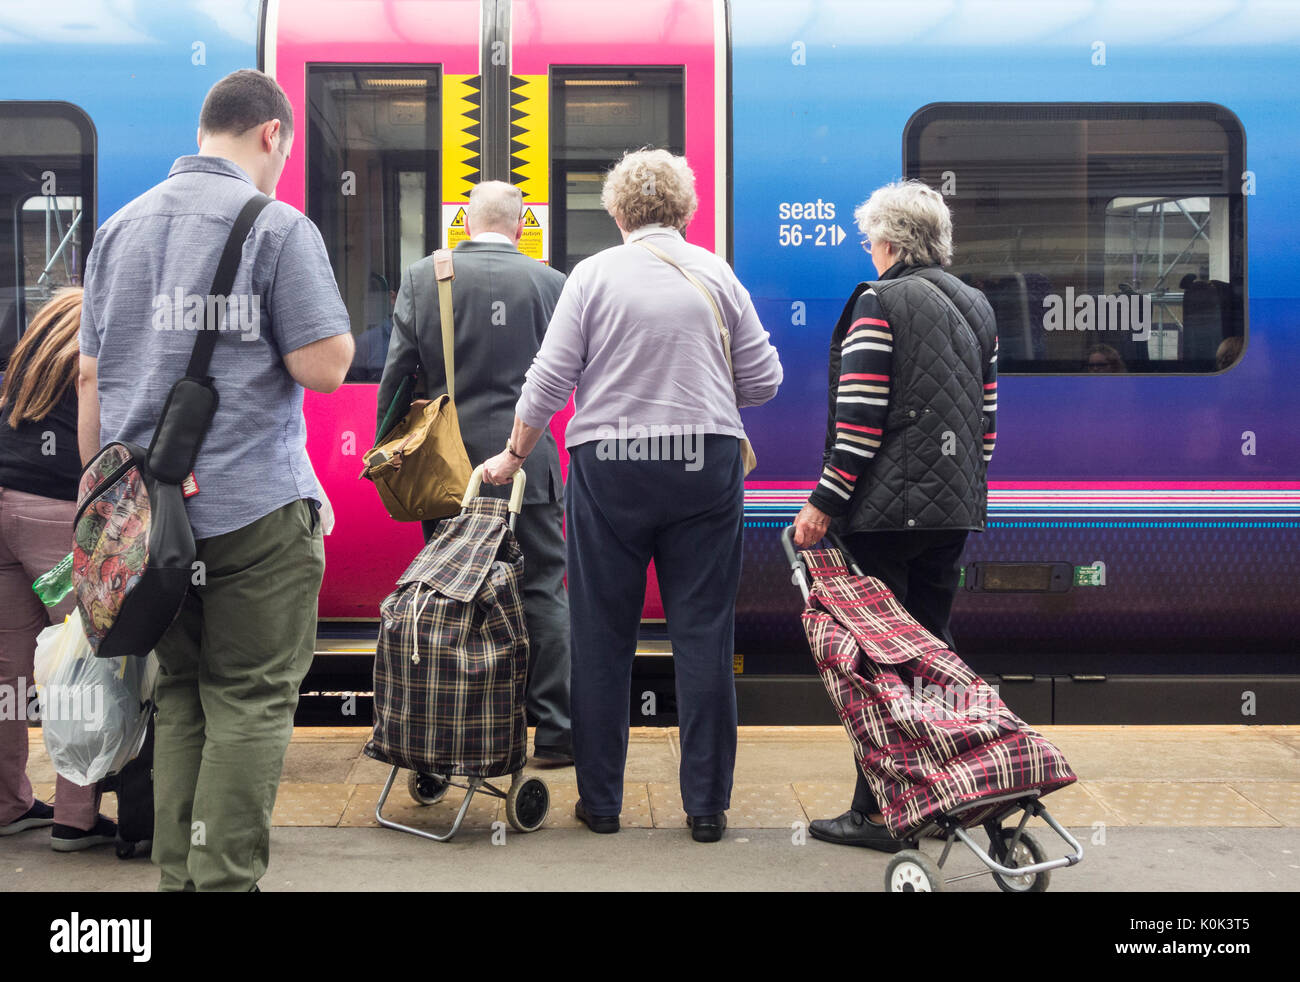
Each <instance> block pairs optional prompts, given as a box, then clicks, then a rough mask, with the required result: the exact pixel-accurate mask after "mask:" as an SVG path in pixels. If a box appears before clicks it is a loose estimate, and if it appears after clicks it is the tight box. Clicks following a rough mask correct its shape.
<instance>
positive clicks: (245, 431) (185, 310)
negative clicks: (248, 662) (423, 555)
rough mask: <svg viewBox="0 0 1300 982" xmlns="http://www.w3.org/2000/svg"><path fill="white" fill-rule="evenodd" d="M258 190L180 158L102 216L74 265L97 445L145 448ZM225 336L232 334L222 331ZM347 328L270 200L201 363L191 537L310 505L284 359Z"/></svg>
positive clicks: (325, 282) (232, 173)
mask: <svg viewBox="0 0 1300 982" xmlns="http://www.w3.org/2000/svg"><path fill="white" fill-rule="evenodd" d="M256 193H257V188H256V187H255V186H254V185H253V182H252V181H251V180H250V179H249V177H248V175H247V174H246V173H245V172H244V171H243V170H242V169H241V168H240V167H238V166H237V165H236V164H234V163H232V162H231V161H229V160H226V159H224V158H221V157H208V156H192V157H181V158H180V159H178V160H177V161H176V163H175V164H173V165H172V169H171V172H170V173H169V174H168V176H167V180H165V181H163V182H162V183H161V184H159V185H157V186H156V187H154V188H151V189H150V190H148V191H146V192H145V193H144V194H142V195H140V197H138V198H136V199H135V200H134V201H132V202H131V203H129V204H128V205H126V207H124V208H123V209H122V210H121V211H119V212H118V213H117V214H115V215H113V217H112V218H110V219H109V220H108V221H107V222H105V223H104V225H103V226H102V227H101V228H100V230H99V231H98V233H96V235H95V241H94V245H93V247H92V248H91V251H90V255H89V257H87V261H86V278H85V287H86V294H85V300H84V303H83V306H82V313H81V353H82V354H84V355H88V356H90V357H93V358H97V359H98V365H99V421H100V422H99V426H100V443H101V446H102V445H104V444H107V443H110V442H112V441H114V440H123V441H127V442H130V443H137V444H140V445H141V446H143V447H148V445H149V442H150V440H151V439H152V437H153V431H154V427H155V426H157V424H158V415H159V413H160V412H161V410H162V406H163V402H164V401H165V400H166V398H167V392H168V390H169V389H170V388H171V386H172V384H173V383H174V382H175V381H176V380H177V379H179V378H180V377H181V376H182V375H184V374H185V367H186V364H187V363H188V361H189V358H190V353H191V351H192V350H193V348H194V339H195V337H196V334H195V331H196V329H197V325H198V324H200V323H202V317H201V315H200V314H199V306H198V305H199V304H201V303H204V302H205V301H206V297H207V294H208V291H209V290H210V289H211V287H212V279H213V276H214V275H215V274H216V269H217V260H218V258H219V257H220V255H221V250H222V248H223V247H224V246H225V243H226V238H227V236H228V235H229V234H230V228H231V226H232V225H233V224H234V222H235V217H236V216H237V215H238V214H239V211H240V209H241V208H242V207H243V206H244V204H245V203H246V202H247V201H248V199H249V198H251V197H252V196H253V195H254V194H256ZM235 328H237V329H235ZM349 330H351V326H350V322H349V318H348V312H347V308H346V307H345V306H344V305H343V301H342V299H341V298H340V297H339V291H338V286H337V285H336V283H335V281H334V273H333V270H332V269H331V268H330V263H329V258H328V257H327V256H326V254H325V244H324V243H323V242H322V241H321V237H320V232H318V231H317V229H316V226H315V225H313V224H312V223H311V222H310V221H309V220H308V219H307V217H306V216H305V215H303V214H302V213H301V212H300V211H298V210H297V209H295V208H293V207H291V206H290V205H286V204H284V203H283V202H279V201H276V202H272V203H271V204H270V205H268V206H267V207H266V208H265V209H264V210H263V211H262V213H261V214H260V215H259V216H258V219H257V222H256V224H254V226H253V229H252V231H250V232H249V234H248V238H247V239H246V240H245V242H244V255H243V261H242V263H241V264H240V267H239V271H238V273H237V274H236V275H235V284H234V288H233V289H232V291H231V296H230V300H229V306H228V307H227V330H226V331H223V332H222V335H221V337H220V339H219V340H218V342H217V347H216V351H215V353H214V354H213V356H212V365H211V368H210V369H209V374H211V375H212V377H213V379H214V383H215V385H216V388H217V393H218V396H219V398H220V402H219V405H218V407H217V413H216V417H215V418H214V419H213V421H212V428H211V429H210V430H208V435H207V438H206V439H205V440H204V443H203V448H202V450H201V451H200V452H199V457H198V461H197V462H196V464H195V467H194V478H195V482H196V483H197V485H198V488H199V490H198V493H197V494H195V495H193V496H192V497H190V498H188V499H187V502H186V504H187V507H188V510H189V515H190V522H191V524H192V525H193V526H194V534H195V536H196V537H198V538H201V539H202V538H208V537H211V536H214V535H222V534H223V533H226V532H233V531H235V530H236V529H240V528H243V527H244V526H246V525H249V524H250V523H252V522H255V521H257V520H258V519H259V518H262V517H263V516H265V515H268V514H270V513H271V512H273V511H275V510H276V509H277V508H281V507H283V506H284V505H287V504H289V503H290V502H293V501H297V500H299V499H301V498H311V499H315V500H317V501H319V500H320V499H321V491H320V486H319V485H318V484H317V481H316V476H315V474H314V472H313V471H312V467H311V462H310V461H309V460H308V459H307V451H306V441H307V429H306V425H305V423H304V420H303V414H302V398H303V390H302V387H301V386H300V385H298V383H297V382H295V381H294V380H293V378H292V377H291V376H290V375H289V372H288V370H287V369H286V368H285V366H284V360H283V356H284V353H285V352H288V351H294V350H296V349H298V348H301V347H304V346H305V345H308V344H311V343H312V342H314V341H320V340H322V339H323V338H328V337H333V336H334V335H336V334H346V333H348V331H349Z"/></svg>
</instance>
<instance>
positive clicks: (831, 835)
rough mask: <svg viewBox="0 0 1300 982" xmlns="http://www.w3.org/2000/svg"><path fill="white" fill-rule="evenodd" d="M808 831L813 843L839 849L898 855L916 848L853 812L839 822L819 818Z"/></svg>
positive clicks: (910, 840) (911, 843) (847, 812)
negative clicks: (816, 840) (849, 848)
mask: <svg viewBox="0 0 1300 982" xmlns="http://www.w3.org/2000/svg"><path fill="white" fill-rule="evenodd" d="M808 831H809V832H810V833H811V834H812V837H813V838H814V839H820V840H821V841H822V842H833V843H835V844H836V845H840V846H862V847H863V848H865V849H877V850H879V851H880V852H901V851H902V850H904V849H915V848H916V842H915V841H914V840H912V839H895V838H894V837H893V836H892V835H891V834H890V832H889V829H888V827H886V826H884V825H877V824H876V823H875V822H873V821H871V819H869V818H867V816H866V815H864V814H863V813H862V812H856V811H854V810H853V809H852V808H850V809H849V810H848V811H846V812H845V813H844V814H843V815H841V816H840V817H839V818H820V819H818V820H817V821H815V822H812V823H811V824H810V825H809V826H808Z"/></svg>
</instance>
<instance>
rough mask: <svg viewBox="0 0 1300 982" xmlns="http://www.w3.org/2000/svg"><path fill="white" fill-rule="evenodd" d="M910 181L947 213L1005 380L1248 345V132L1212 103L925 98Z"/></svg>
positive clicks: (909, 158) (1221, 362)
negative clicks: (938, 196)
mask: <svg viewBox="0 0 1300 982" xmlns="http://www.w3.org/2000/svg"><path fill="white" fill-rule="evenodd" d="M903 145H904V150H903V157H904V173H905V174H906V175H907V176H908V177H915V178H919V179H921V180H923V181H925V182H926V183H927V184H929V185H930V186H931V187H934V188H936V189H939V190H940V191H941V192H942V193H943V194H944V195H945V196H946V198H947V201H948V204H949V207H950V208H951V209H952V214H953V226H954V237H955V242H954V247H955V248H954V253H955V254H954V258H953V264H952V267H951V272H953V273H954V274H955V275H957V276H959V277H961V278H962V279H964V280H966V281H967V282H968V283H972V284H974V285H976V286H978V287H980V288H981V289H982V290H983V291H984V292H985V294H986V295H987V296H988V298H989V300H990V302H991V303H992V305H993V309H994V311H995V313H996V314H997V320H998V335H999V341H1000V357H999V362H1000V368H1001V370H1002V371H1004V372H1009V373H1025V374H1043V373H1067V372H1068V373H1073V372H1085V373H1113V372H1142V373H1168V372H1184V373H1186V372H1214V371H1218V370H1220V369H1223V368H1226V367H1229V366H1230V365H1231V364H1232V363H1234V362H1235V361H1236V359H1237V358H1239V357H1240V355H1241V351H1242V346H1243V342H1244V336H1245V275H1244V274H1245V270H1244V248H1245V204H1244V196H1243V194H1242V186H1243V185H1242V182H1243V178H1244V174H1243V171H1244V169H1245V164H1244V159H1243V154H1244V150H1243V148H1244V145H1245V136H1244V133H1243V132H1242V128H1241V124H1240V122H1239V121H1238V120H1237V118H1236V117H1235V116H1234V115H1233V114H1232V113H1230V112H1229V111H1228V110H1226V109H1224V108H1223V107H1221V106H1215V105H1209V104H1203V103H1184V104H1136V103H1135V104H1113V103H1112V104H1086V103H1054V104H1045V103H1044V104H1040V103H1015V104H1010V103H1007V104H987V103H986V104H970V103H943V104H934V105H930V106H927V107H925V108H924V109H922V110H920V111H919V112H918V113H917V114H916V115H915V116H913V117H912V119H911V120H910V121H909V123H908V125H907V128H906V130H905V131H904V136H903Z"/></svg>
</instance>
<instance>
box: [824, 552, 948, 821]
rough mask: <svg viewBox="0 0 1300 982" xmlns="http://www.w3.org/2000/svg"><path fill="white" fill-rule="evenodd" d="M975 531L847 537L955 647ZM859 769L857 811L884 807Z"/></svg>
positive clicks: (872, 569)
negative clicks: (961, 587) (956, 603)
mask: <svg viewBox="0 0 1300 982" xmlns="http://www.w3.org/2000/svg"><path fill="white" fill-rule="evenodd" d="M969 534H970V533H969V532H968V531H967V530H965V529H959V530H957V531H950V530H945V531H930V530H921V531H916V532H895V531H881V532H857V533H854V534H852V535H846V536H843V539H844V544H845V545H846V546H848V548H849V552H850V553H852V554H853V558H854V560H856V562H857V564H858V565H859V566H860V567H862V572H864V573H866V574H867V575H868V576H874V577H875V578H876V579H878V580H880V581H882V582H883V583H884V584H885V586H887V587H889V590H890V592H891V593H893V595H894V596H895V597H897V598H898V602H899V603H900V604H902V605H903V609H904V610H906V611H907V612H908V613H909V614H911V615H912V616H913V617H915V618H916V620H917V623H919V624H920V625H921V626H922V627H923V628H925V629H926V630H927V631H929V632H930V633H931V634H933V635H934V636H935V637H938V638H941V639H942V640H943V642H944V643H945V644H946V645H947V646H948V647H949V648H953V647H955V645H954V644H953V640H952V631H951V630H950V629H949V626H948V621H949V619H950V618H951V616H952V602H953V599H954V598H955V597H956V596H957V583H958V581H959V580H960V579H961V553H962V549H963V548H964V547H965V545H966V536H967V535H969ZM855 764H856V762H855ZM854 770H855V771H857V775H858V783H857V787H856V788H854V791H853V810H854V811H859V812H863V813H865V814H871V813H872V812H875V811H879V808H880V806H879V803H878V802H877V801H876V797H875V795H873V794H872V793H871V788H870V787H869V786H868V784H867V781H866V778H864V777H863V776H862V771H861V769H860V768H858V767H856V766H855V767H854Z"/></svg>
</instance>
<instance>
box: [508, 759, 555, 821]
mask: <svg viewBox="0 0 1300 982" xmlns="http://www.w3.org/2000/svg"><path fill="white" fill-rule="evenodd" d="M550 810H551V789H550V788H548V787H547V786H546V782H545V781H543V780H542V779H541V778H540V777H524V775H523V773H522V772H516V773H515V775H514V778H513V780H512V781H511V783H510V791H509V793H508V794H507V795H506V818H507V819H508V820H509V821H510V824H511V825H512V826H514V828H515V831H517V832H536V831H537V830H538V829H540V828H541V827H542V823H543V822H545V821H546V816H547V815H548V814H549V813H550Z"/></svg>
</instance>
